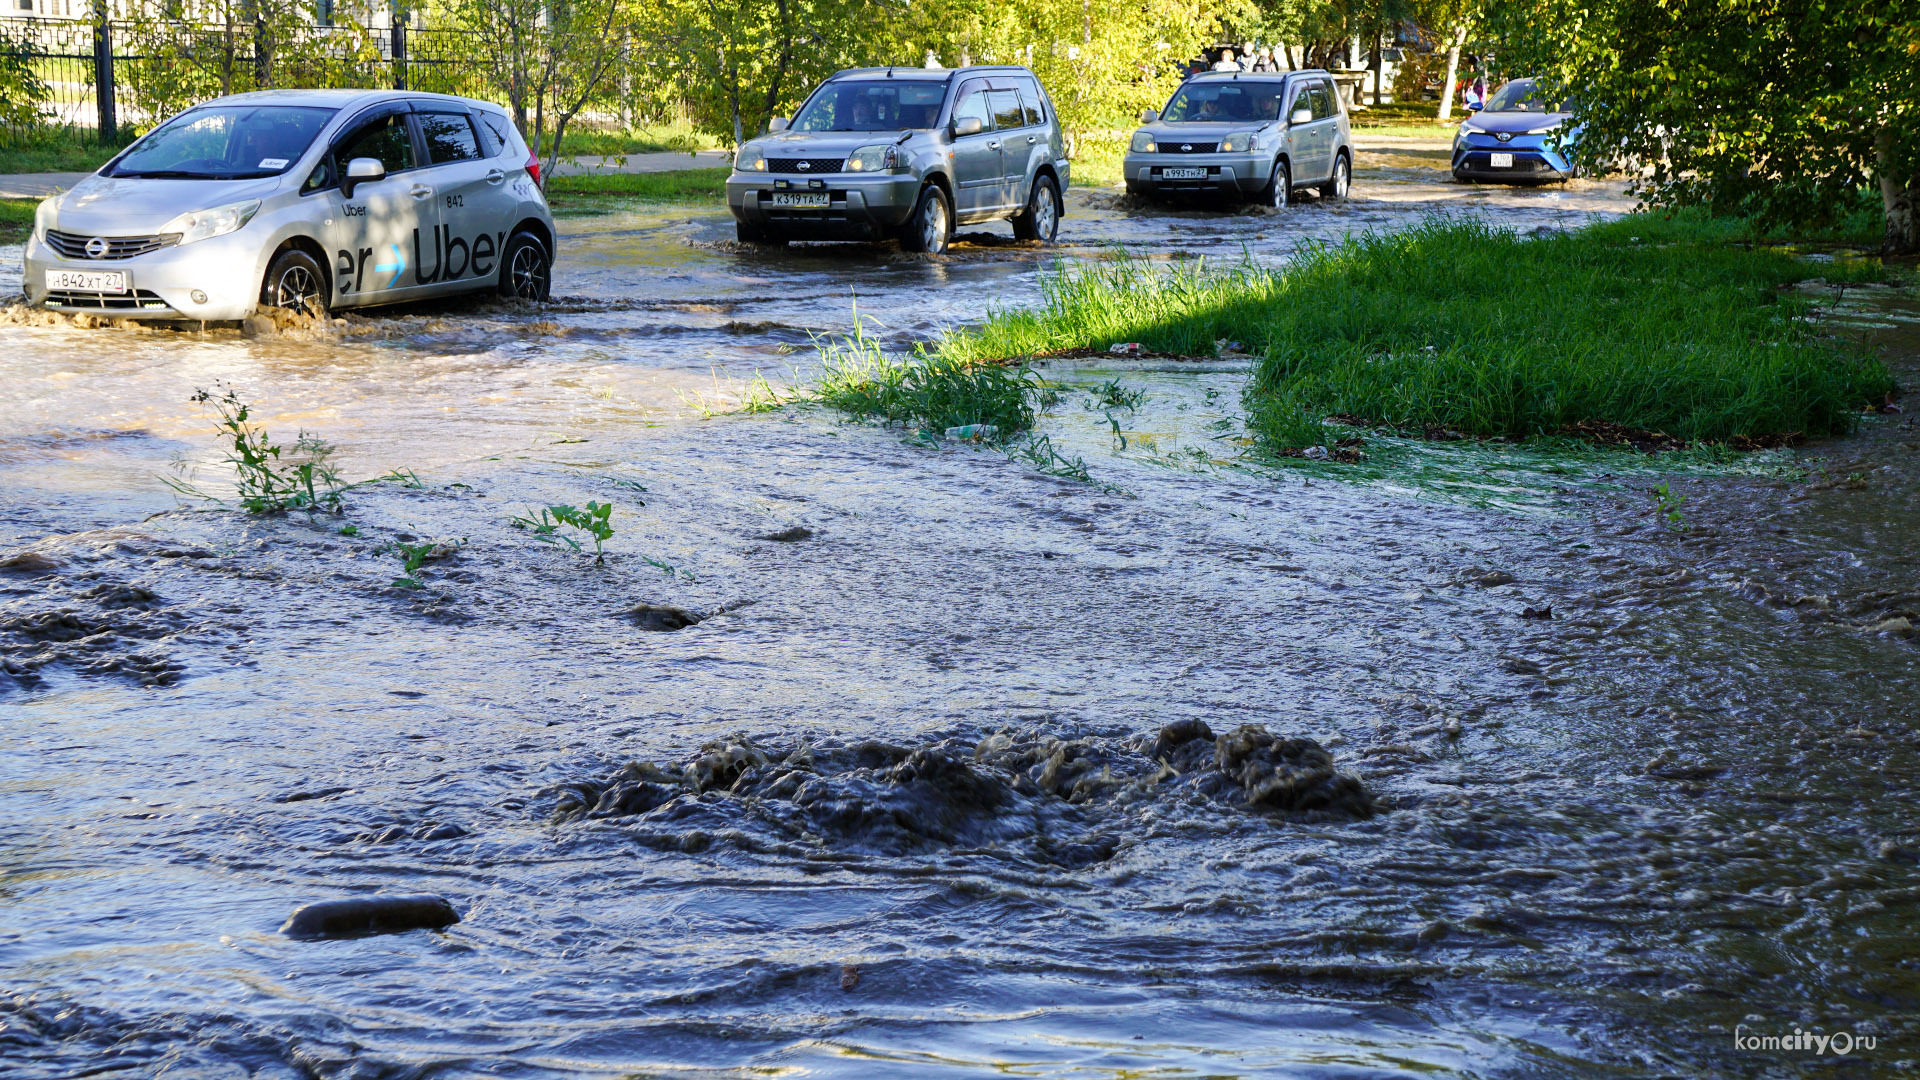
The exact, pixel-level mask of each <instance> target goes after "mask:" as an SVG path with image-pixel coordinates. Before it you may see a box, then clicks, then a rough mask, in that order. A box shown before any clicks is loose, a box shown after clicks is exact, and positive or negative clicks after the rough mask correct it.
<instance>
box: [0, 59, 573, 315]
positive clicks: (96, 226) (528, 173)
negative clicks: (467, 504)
mask: <svg viewBox="0 0 1920 1080" xmlns="http://www.w3.org/2000/svg"><path fill="white" fill-rule="evenodd" d="M553 256H554V228H553V216H552V215H551V214H550V213H549V212H548V210H547V204H546V199H545V197H544V196H543V195H542V193H541V190H540V166H539V161H538V159H537V158H536V157H535V156H534V155H533V154H532V153H530V152H529V151H528V149H527V145H526V143H525V142H524V141H523V140H522V139H521V138H520V135H519V133H518V132H517V131H516V130H515V129H514V126H513V124H512V122H511V121H510V120H509V119H508V118H507V115H506V113H504V112H503V111H501V109H500V107H499V106H497V105H492V104H489V103H487V102H484V101H474V100H472V99H469V98H461V97H449V96H446V95H441V94H421V93H409V92H403V91H386V90H378V91H366V90H265V91H259V92H256V93H250V94H236V95H233V96H231V97H224V98H218V99H215V100H213V101H209V102H207V103H206V104H203V105H198V106H195V107H194V108H191V109H188V110H187V111H185V112H183V113H181V114H179V115H178V116H175V117H173V118H172V119H170V120H168V121H167V122H166V123H165V124H162V125H160V126H159V127H157V128H155V129H154V130H153V131H152V132H149V133H148V134H147V135H146V136H145V137H143V138H141V139H140V140H139V141H137V142H135V143H134V144H133V145H132V146H129V147H127V149H126V150H124V151H122V152H121V153H120V154H119V155H118V156H117V157H115V158H114V159H113V160H112V161H110V162H108V163H107V164H106V165H105V166H103V167H102V168H101V169H100V171H99V172H97V173H95V174H94V175H92V176H89V177H87V178H86V179H85V180H83V181H81V182H80V183H79V184H77V185H75V186H74V187H73V188H72V189H71V190H69V191H67V192H66V193H64V194H61V195H56V196H54V197H53V198H50V199H48V200H47V201H45V202H44V203H41V204H40V208H39V211H38V212H37V213H36V214H35V217H34V226H33V235H32V237H31V238H30V239H29V240H28V241H27V248H26V260H25V262H26V275H25V280H24V283H23V284H24V288H25V291H26V294H27V299H28V301H29V302H31V303H32V304H33V305H34V306H36V307H42V308H47V309H49V310H53V311H64V312H87V313H92V314H99V315H106V316H110V317H113V318H123V319H154V320H193V321H204V322H224V321H230V320H238V319H245V318H246V317H247V316H249V315H251V314H253V313H255V312H256V311H257V310H259V309H260V308H262V307H279V308H289V309H299V310H304V311H307V312H310V313H312V314H315V315H324V314H326V313H327V312H329V311H332V310H337V309H340V308H352V307H368V306H372V305H375V304H391V303H397V302H401V301H408V300H418V299H424V298H427V297H434V296H446V295H451V294H456V293H465V292H497V293H500V294H502V295H507V296H519V297H525V298H529V299H544V298H545V297H546V296H547V292H548V288H549V284H550V281H551V278H552V270H553Z"/></svg>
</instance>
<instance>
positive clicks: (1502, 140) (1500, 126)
mask: <svg viewBox="0 0 1920 1080" xmlns="http://www.w3.org/2000/svg"><path fill="white" fill-rule="evenodd" d="M1579 135H1580V127H1579V125H1578V124H1577V123H1575V122H1574V117H1573V113H1572V112H1570V111H1568V110H1567V108H1566V107H1565V106H1564V105H1563V104H1561V103H1560V102H1557V101H1548V100H1545V99H1543V98H1542V97H1541V96H1540V95H1539V93H1537V90H1536V87H1535V86H1534V81H1533V80H1532V79H1514V80H1512V81H1510V82H1508V83H1507V84H1506V85H1504V86H1502V87H1500V89H1499V90H1497V91H1495V92H1494V95H1493V97H1492V98H1491V99H1490V100H1488V102H1487V107H1486V108H1484V109H1481V110H1480V111H1479V112H1476V113H1474V114H1473V115H1471V116H1469V117H1467V119H1466V120H1465V121H1464V122H1462V123H1461V125H1460V132H1459V134H1457V135H1455V136H1454V137H1453V178H1454V179H1455V180H1491V181H1494V182H1496V183H1540V182H1543V181H1555V180H1571V179H1573V178H1574V177H1575V176H1577V175H1578V174H1579V171H1578V169H1577V168H1576V167H1575V165H1574V164H1573V162H1572V161H1571V160H1570V159H1569V154H1570V152H1571V151H1572V149H1573V145H1574V142H1575V140H1576V139H1578V138H1579Z"/></svg>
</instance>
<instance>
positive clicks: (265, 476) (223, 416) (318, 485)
mask: <svg viewBox="0 0 1920 1080" xmlns="http://www.w3.org/2000/svg"><path fill="white" fill-rule="evenodd" d="M191 400H192V401H193V402H194V403H195V404H199V405H210V406H212V407H213V410H214V413H215V415H216V417H217V418H218V419H216V420H215V422H214V429H215V430H216V431H218V432H219V433H220V435H221V437H222V438H223V439H225V440H226V441H228V442H229V443H231V444H232V449H231V450H230V451H228V453H227V456H226V458H225V462H226V464H228V465H231V466H233V470H234V477H235V479H234V486H235V488H236V489H237V492H238V495H239V501H240V507H241V509H243V510H245V511H247V512H248V513H250V514H265V513H274V512H279V511H285V510H305V511H307V512H309V513H312V512H315V511H321V510H324V511H329V512H332V513H338V512H339V511H340V509H341V507H342V505H343V500H342V495H343V494H344V493H345V492H346V491H347V489H348V486H349V485H347V484H344V483H342V482H341V481H340V474H339V473H338V472H337V471H335V470H334V468H333V466H332V465H331V464H330V463H329V459H330V458H331V457H332V456H333V447H332V446H330V445H329V444H327V443H326V442H325V441H323V440H321V439H319V438H317V437H315V436H313V435H309V434H307V433H306V432H304V431H303V432H301V433H300V435H299V437H298V438H297V439H295V440H294V444H293V447H292V449H291V450H286V449H285V448H283V447H281V446H280V445H278V444H276V443H274V442H272V441H271V440H270V439H269V438H268V435H267V432H266V429H264V428H260V427H257V426H255V425H253V424H252V423H251V422H250V420H249V418H248V406H247V404H246V403H245V402H243V401H241V400H240V398H239V396H238V395H237V394H236V393H235V392H234V391H232V390H229V391H227V392H226V393H225V394H222V395H220V396H218V397H215V396H214V394H213V392H212V391H210V390H206V389H202V390H199V391H196V392H195V393H194V395H193V397H192V399H191ZM166 483H167V486H169V487H171V488H173V489H174V490H175V491H178V492H180V493H181V494H183V495H191V496H193V497H195V498H202V499H213V498H214V496H211V495H208V494H207V493H206V492H203V491H201V490H200V489H198V488H196V487H194V486H192V485H191V484H189V483H187V482H185V481H183V480H178V479H174V478H168V479H167V481H166Z"/></svg>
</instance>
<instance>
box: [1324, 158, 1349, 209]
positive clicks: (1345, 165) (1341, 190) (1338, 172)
mask: <svg viewBox="0 0 1920 1080" xmlns="http://www.w3.org/2000/svg"><path fill="white" fill-rule="evenodd" d="M1352 186H1353V165H1352V164H1351V163H1349V162H1348V161H1347V155H1346V152H1345V151H1341V152H1340V154H1339V155H1338V156H1336V157H1335V158H1334V159H1333V175H1332V176H1329V177H1327V182H1326V183H1324V184H1321V185H1320V194H1321V195H1322V196H1323V197H1325V198H1328V199H1344V198H1346V197H1347V191H1348V189H1349V188H1351V187H1352Z"/></svg>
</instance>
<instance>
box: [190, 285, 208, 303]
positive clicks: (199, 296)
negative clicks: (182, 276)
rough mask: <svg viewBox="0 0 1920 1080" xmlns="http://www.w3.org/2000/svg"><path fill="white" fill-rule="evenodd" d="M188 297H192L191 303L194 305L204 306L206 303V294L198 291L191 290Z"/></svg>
mask: <svg viewBox="0 0 1920 1080" xmlns="http://www.w3.org/2000/svg"><path fill="white" fill-rule="evenodd" d="M189 295H191V296H192V297H193V302H194V303H196V304H204V303H206V302H207V294H206V293H203V292H201V291H200V290H199V289H195V290H193V292H192V293H191V294H189Z"/></svg>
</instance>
